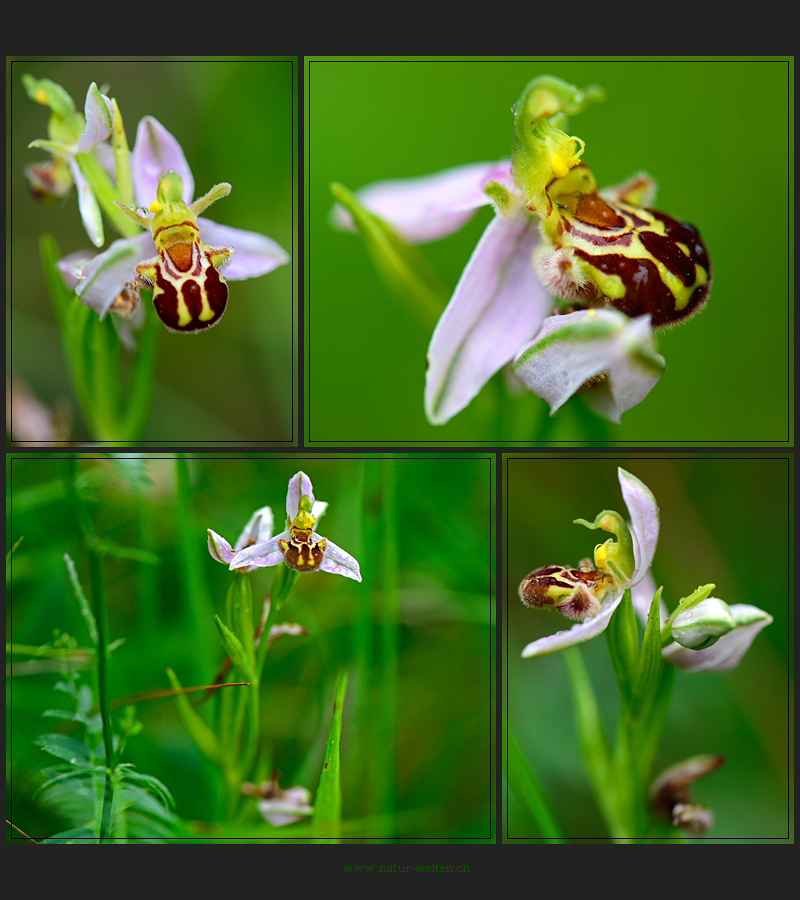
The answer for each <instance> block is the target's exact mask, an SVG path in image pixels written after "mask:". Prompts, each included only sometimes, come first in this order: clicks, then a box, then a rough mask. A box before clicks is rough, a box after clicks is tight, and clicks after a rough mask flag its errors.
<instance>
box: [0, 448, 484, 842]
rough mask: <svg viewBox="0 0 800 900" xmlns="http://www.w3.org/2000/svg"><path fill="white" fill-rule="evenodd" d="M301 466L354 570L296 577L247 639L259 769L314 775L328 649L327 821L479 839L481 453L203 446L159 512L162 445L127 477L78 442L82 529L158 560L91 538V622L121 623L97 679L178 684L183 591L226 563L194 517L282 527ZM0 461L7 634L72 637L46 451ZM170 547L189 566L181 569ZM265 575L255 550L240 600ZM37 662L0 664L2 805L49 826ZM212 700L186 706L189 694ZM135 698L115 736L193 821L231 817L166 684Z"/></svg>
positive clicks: (200, 632)
mask: <svg viewBox="0 0 800 900" xmlns="http://www.w3.org/2000/svg"><path fill="white" fill-rule="evenodd" d="M301 466H302V468H303V470H304V471H305V472H307V474H308V475H309V476H310V477H311V478H312V481H313V484H314V491H315V495H316V497H317V499H320V500H326V501H328V502H329V508H328V511H327V513H326V514H325V515H324V517H322V519H321V520H320V521H319V523H318V526H317V527H318V531H319V532H320V533H321V534H323V535H325V536H328V537H329V538H330V539H331V540H332V541H334V542H335V543H337V544H339V546H341V547H343V548H344V549H346V550H347V551H348V552H351V553H352V554H353V555H355V556H356V558H357V559H358V560H359V562H360V564H361V572H362V575H363V579H364V580H363V582H362V583H361V584H358V583H356V582H354V581H352V580H349V579H345V578H341V577H337V576H333V575H329V574H327V573H316V574H311V575H306V576H302V577H301V578H299V579H298V583H297V584H296V585H295V587H294V588H293V590H292V593H291V595H290V597H289V599H288V600H287V601H286V603H285V604H284V606H283V608H282V611H281V616H280V621H289V622H298V623H300V624H302V625H304V626H305V627H306V628H307V629H308V630H309V631H310V634H309V635H308V636H305V637H292V636H285V637H282V638H281V639H280V640H279V641H278V642H277V643H276V644H275V645H274V647H272V648H271V649H270V652H269V653H268V655H267V663H266V668H265V671H264V675H263V677H262V694H261V734H262V756H261V758H260V765H261V770H260V771H261V772H262V773H263V774H264V777H267V778H268V777H269V776H270V775H271V774H272V772H273V770H277V771H279V773H280V782H281V785H282V786H292V785H295V784H302V785H305V786H306V787H308V788H310V789H311V790H312V792H313V791H314V790H315V789H316V787H317V781H318V778H319V775H320V768H321V766H322V760H323V752H324V749H325V740H326V737H327V733H328V727H329V723H330V718H331V707H332V702H333V691H334V685H335V682H336V677H337V674H338V673H339V672H340V671H341V670H348V671H349V680H348V688H347V696H346V699H345V706H344V716H343V722H342V735H341V746H340V771H341V784H342V826H341V835H342V839H345V840H346V839H357V838H360V837H373V838H375V839H378V840H389V839H391V838H394V837H405V838H409V837H411V838H416V837H418V838H420V839H422V840H425V839H433V840H436V839H448V840H458V839H464V840H468V839H474V840H480V839H487V838H489V837H490V825H491V821H490V819H491V817H490V809H491V808H492V807H491V802H492V785H493V783H494V776H493V769H492V766H493V762H494V759H493V757H494V754H493V744H492V740H491V735H492V698H493V688H492V684H493V661H492V647H493V621H492V608H493V597H492V588H493V580H492V572H493V543H492V525H493V521H494V519H493V513H492V499H493V497H492V488H491V481H490V479H491V477H492V469H493V462H492V458H490V457H487V456H478V457H475V458H456V459H452V458H451V459H442V458H425V457H422V456H408V457H401V458H397V459H394V460H387V459H385V458H381V457H378V458H374V459H360V458H333V457H326V458H314V457H313V456H302V457H299V458H297V457H295V458H291V457H286V458H284V457H277V458H276V457H255V456H249V457H248V456H242V457H236V458H231V457H230V456H228V457H225V458H214V457H211V456H208V455H203V456H201V457H199V458H192V459H191V460H190V461H189V473H190V490H189V497H190V502H189V505H188V508H187V509H186V510H184V511H183V512H181V514H180V515H179V514H178V509H177V507H176V501H175V496H176V493H175V491H176V482H175V478H176V466H175V461H174V460H173V459H171V458H169V457H168V456H163V457H161V458H155V457H151V458H149V459H148V460H147V461H146V462H145V463H143V464H142V466H141V468H140V469H138V470H136V471H135V473H134V474H136V475H137V477H138V481H137V484H138V486H136V485H131V483H130V481H128V480H127V479H125V478H123V477H122V476H121V474H120V471H119V469H118V468H117V467H116V466H115V464H113V463H112V462H111V461H110V460H107V459H84V460H82V461H81V463H80V468H79V471H80V478H81V484H82V491H83V493H84V495H85V496H88V497H89V498H90V500H89V509H90V514H91V516H92V521H93V523H94V526H95V529H96V530H97V531H98V533H99V534H101V535H103V536H104V537H106V538H108V539H109V540H112V541H113V542H114V543H115V544H118V545H121V546H125V547H136V548H142V549H146V550H148V551H150V552H153V553H155V554H156V555H157V557H158V559H159V563H158V564H157V565H152V564H148V563H147V562H138V561H136V560H132V559H126V560H124V559H116V558H112V557H106V559H105V562H104V573H105V579H106V596H107V600H108V607H109V610H108V612H109V637H110V639H111V640H112V641H113V640H115V639H117V638H120V637H124V638H125V643H124V645H123V646H122V647H120V648H119V649H118V650H116V651H115V653H114V654H113V656H112V659H111V664H110V671H109V677H110V693H111V696H112V698H114V697H120V696H125V695H128V694H132V693H137V692H139V691H145V690H149V689H154V688H166V687H169V680H168V679H167V676H166V674H165V670H166V668H167V667H168V666H169V667H171V668H172V669H174V670H175V672H176V674H177V675H178V677H179V680H180V681H181V683H182V684H184V685H189V684H190V683H192V682H191V680H190V679H192V678H194V677H199V678H200V679H201V681H202V682H203V683H209V682H211V681H212V680H213V679H214V677H215V675H216V673H217V670H218V668H219V666H220V663H221V662H222V658H223V655H224V651H223V648H222V645H221V643H220V641H219V638H218V636H217V634H216V630H215V629H214V626H213V621H209V623H208V625H209V626H210V627H208V628H205V627H203V625H202V623H200V624H199V625H197V624H196V623H195V621H194V617H195V614H196V610H197V609H202V608H203V607H204V606H205V607H206V608H208V610H209V612H210V613H211V614H213V612H216V613H218V614H224V608H225V596H226V592H227V588H228V584H229V581H230V578H231V577H233V576H231V574H230V573H229V572H228V571H227V569H226V568H225V567H224V566H222V565H220V564H219V563H217V562H216V561H215V560H213V559H212V558H211V556H210V555H209V554H208V553H207V551H206V529H207V528H209V527H211V528H213V529H214V530H215V531H217V532H218V533H219V534H221V535H223V536H224V537H226V538H227V539H228V540H230V541H231V542H233V541H235V539H236V537H237V536H238V534H239V532H240V531H241V529H242V527H243V526H244V524H245V522H246V521H247V520H248V518H249V517H250V515H251V514H252V512H253V510H254V509H256V508H258V507H261V506H263V505H265V504H269V505H271V506H272V508H273V511H274V513H275V519H276V526H277V527H282V523H283V517H284V516H285V512H284V510H285V497H286V486H287V483H288V480H289V478H290V477H291V476H292V475H293V474H294V473H295V472H296V471H297V469H298V468H299V467H301ZM387 471H388V477H389V479H390V480H394V482H395V498H394V508H393V509H392V507H391V506H390V507H388V508H387V507H386V506H385V504H386V496H385V494H384V489H385V488H386V485H387ZM9 474H10V477H9V479H8V489H9V495H8V503H9V509H10V512H11V519H10V522H11V527H10V528H9V537H10V538H11V537H12V536H14V535H15V536H16V537H20V536H23V535H24V540H23V541H22V543H21V544H20V546H19V548H18V549H17V550H16V551H15V553H14V556H13V560H12V581H11V585H10V587H11V592H10V597H11V603H10V607H9V613H8V616H9V619H8V621H9V623H10V628H11V632H10V634H11V637H12V639H13V640H14V642H16V643H24V644H31V645H37V644H41V643H44V642H46V641H47V640H49V639H50V637H51V634H52V630H53V628H56V627H58V628H61V629H63V630H67V631H69V632H70V633H73V634H75V635H77V636H78V637H79V639H80V640H82V642H83V643H85V638H84V632H83V624H82V620H81V618H80V614H79V612H78V610H77V609H76V608H75V603H74V600H73V599H72V596H71V590H70V588H69V582H68V578H67V574H66V572H65V570H64V568H63V562H62V561H61V557H62V555H63V553H65V552H69V554H70V555H71V557H72V558H73V559H74V560H75V564H76V566H77V569H78V572H79V574H80V573H82V572H83V571H85V566H86V563H85V560H84V559H83V558H82V554H81V546H80V544H79V543H78V541H77V539H76V536H75V529H74V527H73V522H72V517H71V512H70V509H69V508H68V506H67V503H66V498H65V496H64V494H63V491H62V486H61V481H60V461H59V460H58V459H54V458H53V457H52V456H44V455H33V456H31V455H28V456H25V457H16V458H14V459H13V460H12V461H11V463H10V472H9ZM387 515H388V517H389V519H390V520H391V523H392V524H391V527H389V525H388V523H387ZM392 533H393V534H394V535H395V537H394V538H390V540H392V541H393V545H390V544H388V543H387V535H391V534H392ZM187 535H188V536H190V537H189V540H190V541H191V542H192V543H193V545H196V548H197V549H198V553H197V554H196V557H195V558H192V559H190V558H189V557H188V556H187V554H186V552H185V546H184V545H185V541H186V539H187ZM192 535H193V537H191V536H192ZM15 539H16V538H15ZM9 546H10V545H9ZM393 558H394V559H393ZM187 564H188V565H194V566H196V567H197V568H196V571H195V573H194V578H193V580H191V581H188V580H187V578H186V571H185V565H187ZM272 574H273V573H272V570H270V569H265V570H261V571H259V572H257V573H255V574H254V575H252V576H251V577H252V579H253V585H254V603H255V605H257V606H260V604H261V602H262V601H263V599H264V597H265V595H266V593H267V592H268V591H269V589H270V584H271V579H272ZM188 590H191V591H192V592H193V594H199V597H198V596H191V597H190V596H189V594H188V593H187V591H188ZM392 595H394V598H393V597H392ZM193 610H194V611H193ZM209 618H211V615H210V616H209ZM56 680H57V676H56V675H54V674H37V675H28V676H24V677H23V676H20V677H18V678H14V679H10V681H9V684H10V688H9V690H10V694H9V709H10V722H9V725H10V727H9V730H8V733H9V736H10V741H11V743H10V753H9V759H10V762H11V765H10V770H9V778H10V780H9V791H8V795H9V798H10V803H11V808H10V811H11V812H12V813H13V816H12V815H9V818H10V819H12V821H14V822H15V824H19V825H20V827H22V828H23V829H24V830H25V831H26V832H27V833H28V834H33V835H34V836H36V835H42V836H44V835H45V834H48V833H53V831H55V830H57V828H58V827H59V823H55V822H53V821H51V820H50V819H48V817H47V816H46V815H45V814H44V813H43V812H42V810H40V809H39V808H38V807H36V806H35V805H33V804H31V803H30V801H29V797H30V795H31V794H32V792H33V789H34V788H35V786H36V783H37V777H38V774H37V773H38V771H39V769H40V768H41V767H42V765H43V764H44V762H43V760H42V759H41V758H40V756H41V754H40V751H37V750H36V749H35V748H34V747H33V745H32V743H31V741H32V739H33V738H34V736H35V735H37V734H39V733H41V732H42V730H44V726H43V721H42V719H41V717H40V716H41V711H42V710H43V709H47V708H50V707H52V706H53V705H54V695H53V691H52V688H53V684H54V683H55V681H56ZM231 690H235V689H231ZM213 702H214V701H212V702H211V704H207V705H206V707H200V709H201V711H203V714H204V715H208V714H209V713H210V711H211V706H212V704H213ZM387 703H390V704H392V706H391V708H390V709H387V708H386V704H387ZM138 715H139V716H140V718H141V719H142V721H143V723H144V731H143V733H142V735H141V736H138V737H136V738H133V739H131V741H130V742H129V744H128V748H127V750H126V758H127V759H128V760H130V761H132V762H134V763H136V765H137V766H138V767H139V768H140V770H141V771H144V772H147V773H149V774H153V775H154V776H156V777H157V778H159V779H161V780H162V781H163V782H164V783H165V784H166V785H167V786H168V787H169V789H170V791H171V792H172V794H173V796H174V797H175V800H176V803H177V812H178V814H179V815H181V816H182V817H184V818H186V819H188V820H196V821H202V822H209V823H211V822H216V823H217V824H216V825H215V826H214V827H215V831H214V832H213V833H214V834H217V835H218V836H219V835H222V834H224V836H226V837H233V836H235V834H236V825H237V823H236V822H231V821H228V822H227V823H224V822H221V821H220V819H221V817H222V811H223V810H224V808H225V805H224V797H223V796H222V791H223V786H222V785H221V782H220V775H219V772H218V771H217V770H216V769H215V767H214V766H212V765H211V764H209V763H208V762H207V761H206V760H205V759H204V758H203V757H201V755H200V754H199V753H198V751H197V750H196V749H195V747H194V746H193V744H192V743H191V741H190V739H189V738H188V737H187V735H186V733H185V732H184V731H183V729H182V727H181V724H180V719H179V716H178V712H177V708H176V705H175V702H174V701H173V700H153V701H150V702H148V703H146V704H142V705H141V706H140V707H139V708H138ZM209 721H212V720H211V719H209ZM376 723H378V724H381V728H377V727H376ZM259 822H260V820H259V819H258V817H257V815H256V813H255V808H254V805H253V807H252V808H251V809H249V810H248V814H247V815H246V816H245V817H244V818H242V819H241V820H240V824H241V828H242V832H241V836H242V838H245V837H252V836H253V835H254V834H255V835H258V834H261V835H262V836H263V835H264V834H266V833H267V832H268V827H267V826H266V825H264V824H263V823H261V824H259ZM26 825H27V826H28V827H25V826H26ZM298 827H299V826H298ZM270 836H271V835H270ZM301 839H303V838H301Z"/></svg>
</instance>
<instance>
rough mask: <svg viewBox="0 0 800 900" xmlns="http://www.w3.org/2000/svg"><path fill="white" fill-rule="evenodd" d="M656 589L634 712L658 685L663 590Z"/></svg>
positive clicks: (636, 684)
mask: <svg viewBox="0 0 800 900" xmlns="http://www.w3.org/2000/svg"><path fill="white" fill-rule="evenodd" d="M662 590H663V588H659V589H658V590H657V591H656V594H655V597H653V602H652V603H651V604H650V611H649V612H648V614H647V625H646V627H645V631H644V638H643V639H642V649H641V652H640V653H639V662H638V665H637V667H636V677H635V679H634V685H633V698H632V699H633V703H632V706H633V711H634V714H636V712H637V711H638V710H639V709H640V707H641V704H642V702H643V701H644V700H645V698H647V697H649V696H652V695H653V693H654V692H655V690H656V687H657V685H658V679H659V674H660V670H661V666H662V665H663V662H662V659H661V621H660V609H661V606H660V603H661V591H662Z"/></svg>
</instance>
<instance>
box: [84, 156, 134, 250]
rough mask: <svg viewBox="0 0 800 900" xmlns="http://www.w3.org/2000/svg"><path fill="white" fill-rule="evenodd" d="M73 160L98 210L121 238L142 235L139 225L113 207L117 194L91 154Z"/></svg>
mask: <svg viewBox="0 0 800 900" xmlns="http://www.w3.org/2000/svg"><path fill="white" fill-rule="evenodd" d="M75 160H76V162H77V163H78V166H79V168H80V170H81V172H82V173H83V175H84V176H85V178H86V180H87V182H88V183H89V187H90V188H91V190H92V193H93V194H94V195H95V197H96V198H97V202H98V203H99V204H100V208H101V209H102V210H103V212H104V213H105V214H106V216H108V218H109V220H110V221H111V223H112V224H113V225H114V227H115V228H116V229H117V231H118V232H119V233H120V234H121V235H122V236H123V237H128V238H130V237H136V236H137V235H139V234H141V233H142V229H141V226H140V225H137V224H136V222H134V221H133V219H129V218H128V216H127V215H125V213H124V212H122V210H121V209H120V208H119V207H118V206H116V205H115V203H114V201H115V200H119V199H120V197H119V194H118V192H117V190H116V188H115V187H114V184H113V183H112V181H111V179H110V178H109V177H108V175H107V174H106V172H105V169H103V167H102V166H101V165H100V163H99V162H98V160H97V159H95V157H94V156H92V154H91V153H76V154H75Z"/></svg>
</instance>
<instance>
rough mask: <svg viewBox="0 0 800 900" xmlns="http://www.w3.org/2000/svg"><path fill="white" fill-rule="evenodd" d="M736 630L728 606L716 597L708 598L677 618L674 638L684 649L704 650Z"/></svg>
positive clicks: (673, 626)
mask: <svg viewBox="0 0 800 900" xmlns="http://www.w3.org/2000/svg"><path fill="white" fill-rule="evenodd" d="M734 628H736V619H735V618H734V617H733V614H732V613H731V610H730V607H729V606H728V604H727V603H725V602H724V601H722V600H718V599H717V598H716V597H708V598H707V599H706V600H702V601H701V602H700V603H697V604H695V605H694V606H690V607H689V608H688V609H685V610H684V611H683V612H680V613H678V615H677V616H675V619H674V621H673V623H672V637H673V638H674V639H675V640H676V641H677V642H678V643H679V644H680V645H681V646H682V647H688V648H689V649H690V650H704V649H705V648H706V647H710V646H711V645H712V644H715V643H716V642H717V641H718V640H719V639H720V638H721V637H722V635H723V634H727V633H728V632H729V631H733V629H734Z"/></svg>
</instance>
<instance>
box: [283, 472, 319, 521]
mask: <svg viewBox="0 0 800 900" xmlns="http://www.w3.org/2000/svg"><path fill="white" fill-rule="evenodd" d="M301 497H308V499H309V500H310V501H311V507H312V508H313V506H314V488H313V487H312V485H311V479H310V478H309V477H308V475H306V473H305V472H298V473H297V474H296V475H292V477H291V478H290V479H289V489H288V490H287V492H286V518H287V519H290V520H291V519H294V517H295V516H296V515H297V512H298V510H299V509H300V498H301Z"/></svg>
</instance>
